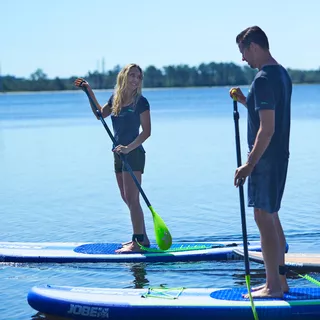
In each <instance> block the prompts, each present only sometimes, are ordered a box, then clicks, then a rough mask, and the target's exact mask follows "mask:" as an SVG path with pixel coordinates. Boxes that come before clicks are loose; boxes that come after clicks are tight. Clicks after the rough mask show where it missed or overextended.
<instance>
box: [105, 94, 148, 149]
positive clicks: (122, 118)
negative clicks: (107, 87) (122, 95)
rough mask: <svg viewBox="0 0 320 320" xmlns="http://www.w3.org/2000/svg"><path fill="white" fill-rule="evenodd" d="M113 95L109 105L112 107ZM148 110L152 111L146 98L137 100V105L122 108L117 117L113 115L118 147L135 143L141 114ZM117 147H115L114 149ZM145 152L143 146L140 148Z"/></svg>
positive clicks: (141, 97)
mask: <svg viewBox="0 0 320 320" xmlns="http://www.w3.org/2000/svg"><path fill="white" fill-rule="evenodd" d="M112 101H113V95H112V96H111V97H110V99H109V101H108V104H109V105H110V106H112ZM146 110H150V105H149V102H148V100H147V99H146V98H145V97H144V96H142V95H141V96H140V97H138V98H137V100H136V102H135V103H132V104H130V105H128V106H125V107H122V108H121V111H120V113H119V114H118V115H117V116H115V115H114V114H113V113H112V114H111V121H112V126H113V132H114V138H115V140H116V141H117V145H119V144H121V145H123V146H127V145H128V144H130V143H131V142H132V141H134V140H135V139H136V138H137V136H138V135H139V129H140V125H141V123H140V114H141V113H143V112H144V111H146ZM114 147H116V146H115V145H113V148H114ZM139 148H140V149H141V150H143V151H144V149H143V147H142V145H140V146H139Z"/></svg>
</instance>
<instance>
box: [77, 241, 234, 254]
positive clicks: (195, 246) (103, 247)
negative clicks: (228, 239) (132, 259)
mask: <svg viewBox="0 0 320 320" xmlns="http://www.w3.org/2000/svg"><path fill="white" fill-rule="evenodd" d="M236 246H237V244H236V243H230V244H227V245H225V246H224V245H223V244H201V245H200V244H199V243H192V242H190V243H173V244H172V245H171V247H170V249H168V250H166V251H164V252H165V253H170V252H178V251H190V250H205V249H213V248H223V247H236ZM120 248H121V245H120V244H112V243H111V244H108V243H91V244H83V245H80V246H78V247H76V248H75V249H74V252H78V253H85V254H115V250H117V249H120ZM149 249H154V250H159V248H158V247H157V246H156V245H151V246H150V248H149ZM149 253H155V252H148V251H146V252H144V254H149Z"/></svg>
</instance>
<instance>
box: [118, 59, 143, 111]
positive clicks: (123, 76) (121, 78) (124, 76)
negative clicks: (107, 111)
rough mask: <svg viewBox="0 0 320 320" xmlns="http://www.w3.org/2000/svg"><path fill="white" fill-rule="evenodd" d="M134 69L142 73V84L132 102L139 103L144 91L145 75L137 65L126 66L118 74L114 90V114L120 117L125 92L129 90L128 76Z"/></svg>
mask: <svg viewBox="0 0 320 320" xmlns="http://www.w3.org/2000/svg"><path fill="white" fill-rule="evenodd" d="M132 68H137V69H138V70H139V71H140V73H141V82H140V84H139V86H138V88H137V89H136V90H134V91H133V93H132V100H133V101H134V102H137V100H138V98H139V97H140V96H141V91H142V78H143V73H142V69H141V68H140V67H139V66H138V65H137V64H135V63H130V64H128V65H126V66H125V67H124V68H123V69H122V70H121V71H120V72H119V74H118V76H117V83H116V85H115V88H114V95H113V102H112V113H113V114H114V115H119V113H120V111H121V107H122V106H123V102H124V92H125V91H126V89H127V80H128V74H129V72H130V70H131V69H132Z"/></svg>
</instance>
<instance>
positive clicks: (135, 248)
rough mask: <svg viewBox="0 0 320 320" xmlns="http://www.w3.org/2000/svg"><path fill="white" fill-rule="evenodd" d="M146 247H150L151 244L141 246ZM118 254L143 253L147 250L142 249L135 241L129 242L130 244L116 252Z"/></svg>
mask: <svg viewBox="0 0 320 320" xmlns="http://www.w3.org/2000/svg"><path fill="white" fill-rule="evenodd" d="M141 245H143V246H145V247H148V246H150V243H146V244H141ZM115 252H116V253H141V252H145V250H143V249H141V248H140V246H139V245H138V244H137V243H136V242H135V241H134V242H133V241H131V242H129V244H127V245H125V246H123V247H122V248H120V249H118V250H116V251H115Z"/></svg>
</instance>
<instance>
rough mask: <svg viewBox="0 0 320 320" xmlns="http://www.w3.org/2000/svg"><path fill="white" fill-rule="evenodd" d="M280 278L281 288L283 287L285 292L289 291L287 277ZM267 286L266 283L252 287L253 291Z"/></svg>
mask: <svg viewBox="0 0 320 320" xmlns="http://www.w3.org/2000/svg"><path fill="white" fill-rule="evenodd" d="M280 280H281V289H282V291H283V293H288V292H289V286H288V283H287V279H286V278H284V277H280ZM265 287H266V284H262V285H260V286H257V287H252V288H251V292H255V291H258V290H261V289H263V288H265Z"/></svg>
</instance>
